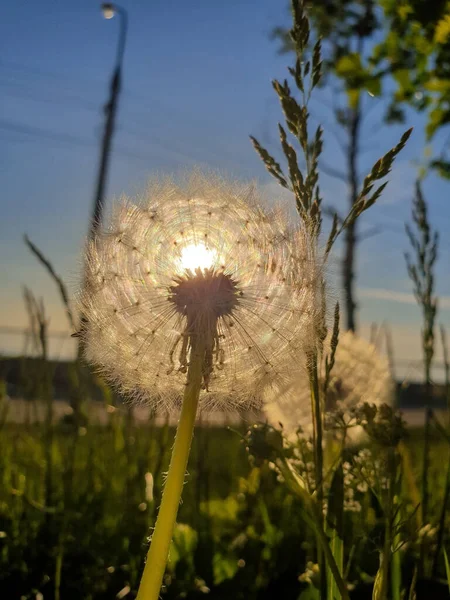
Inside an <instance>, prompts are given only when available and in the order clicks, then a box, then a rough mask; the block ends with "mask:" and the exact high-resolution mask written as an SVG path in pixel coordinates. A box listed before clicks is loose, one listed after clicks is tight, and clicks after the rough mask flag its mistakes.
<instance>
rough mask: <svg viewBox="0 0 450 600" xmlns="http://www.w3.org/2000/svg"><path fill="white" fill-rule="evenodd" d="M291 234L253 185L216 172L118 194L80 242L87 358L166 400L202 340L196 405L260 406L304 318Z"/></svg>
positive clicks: (305, 326)
mask: <svg viewBox="0 0 450 600" xmlns="http://www.w3.org/2000/svg"><path fill="white" fill-rule="evenodd" d="M294 237H295V236H292V235H291V233H288V227H287V225H286V222H285V220H284V218H283V217H282V216H281V213H280V212H279V211H276V210H272V211H271V212H267V211H265V210H263V208H262V207H261V205H260V203H259V199H258V194H257V191H256V189H255V187H254V186H245V185H240V184H230V183H227V182H225V181H223V180H221V179H219V178H218V177H210V176H203V175H199V174H194V175H192V176H191V177H190V178H187V179H186V180H185V181H184V182H182V183H181V184H178V185H177V184H175V183H174V182H173V181H172V180H165V181H162V182H158V181H156V182H154V183H151V184H150V186H149V188H148V190H147V193H146V194H145V196H144V197H143V198H142V199H141V200H140V202H139V203H137V204H134V203H133V202H131V201H130V200H128V199H123V200H122V201H121V202H120V203H119V205H118V206H117V207H116V209H115V211H114V213H113V216H112V219H111V221H110V223H109V225H108V226H107V227H106V228H105V229H104V230H103V231H102V232H101V233H99V235H98V236H97V238H96V239H95V240H94V241H93V242H92V243H91V244H90V246H89V248H88V251H87V261H86V262H87V275H86V278H87V283H86V286H85V288H84V292H83V293H82V294H81V298H80V303H81V306H80V308H81V310H82V312H83V314H84V315H85V317H86V321H87V326H86V331H85V332H84V338H85V353H86V357H87V359H88V360H89V361H90V362H92V363H94V364H95V365H97V367H98V368H99V370H100V372H101V373H102V374H103V375H104V376H105V377H106V379H108V380H109V381H110V382H111V383H112V384H115V385H116V386H117V387H118V388H119V389H120V391H122V392H124V393H125V394H126V395H127V396H129V397H131V398H132V399H135V400H140V401H146V402H149V403H151V404H152V405H153V406H156V407H160V408H163V409H166V410H170V409H175V408H179V407H180V405H181V399H182V393H183V387H184V386H185V384H186V373H187V370H188V366H189V362H190V353H191V350H192V346H193V344H194V343H198V342H201V345H202V353H203V355H202V362H203V367H202V392H201V395H200V407H201V408H216V407H217V408H221V409H223V408H231V409H235V408H250V407H252V406H253V407H257V406H260V403H261V399H262V395H263V390H265V389H266V388H268V387H270V386H271V385H272V384H273V383H274V382H277V385H282V384H283V383H287V381H288V372H289V371H290V370H291V368H290V363H291V362H292V360H293V357H294V356H296V353H298V349H299V348H300V347H302V344H303V343H306V340H305V336H310V335H311V327H310V324H311V320H313V319H314V318H315V313H316V311H315V308H314V306H312V295H311V294H310V293H309V292H308V289H309V288H308V284H306V285H298V283H296V281H298V278H297V277H296V276H295V273H296V270H297V271H300V270H301V271H302V272H304V273H310V271H311V269H314V267H309V271H308V269H305V265H306V264H307V263H308V264H309V262H310V260H311V257H310V256H309V254H308V253H307V252H306V251H305V248H304V247H303V249H302V245H301V244H298V243H297V242H296V243H294ZM317 277H319V275H317ZM310 280H311V277H310V274H309V275H308V282H309V281H310ZM305 282H306V280H305Z"/></svg>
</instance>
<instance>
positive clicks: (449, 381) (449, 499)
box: [432, 325, 450, 577]
mask: <svg viewBox="0 0 450 600" xmlns="http://www.w3.org/2000/svg"><path fill="white" fill-rule="evenodd" d="M440 333H441V343H442V354H443V358H444V368H445V394H446V398H447V413H448V414H447V418H448V431H449V433H450V360H449V355H448V346H447V336H446V333H445V329H444V327H443V325H441V327H440ZM449 503H450V462H449V463H448V467H447V477H446V479H445V490H444V498H443V501H442V509H441V515H440V518H439V528H438V536H437V544H436V551H435V553H434V559H433V571H432V574H433V577H436V576H437V572H438V566H439V556H440V554H441V550H442V543H443V540H444V530H445V518H446V515H447V510H448V506H449Z"/></svg>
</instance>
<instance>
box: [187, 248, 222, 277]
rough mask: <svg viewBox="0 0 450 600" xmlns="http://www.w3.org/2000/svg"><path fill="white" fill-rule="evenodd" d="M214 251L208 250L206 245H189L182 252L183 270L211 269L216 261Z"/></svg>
mask: <svg viewBox="0 0 450 600" xmlns="http://www.w3.org/2000/svg"><path fill="white" fill-rule="evenodd" d="M216 258H217V256H216V253H215V252H214V250H208V248H207V247H206V246H205V245H204V244H189V246H185V247H184V248H183V249H182V250H181V266H182V267H183V269H190V270H191V271H195V269H210V268H211V267H212V266H213V264H214V262H215V261H216Z"/></svg>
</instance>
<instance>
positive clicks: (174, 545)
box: [168, 523, 198, 570]
mask: <svg viewBox="0 0 450 600" xmlns="http://www.w3.org/2000/svg"><path fill="white" fill-rule="evenodd" d="M197 542H198V533H197V532H196V531H195V529H192V527H190V526H189V525H186V523H177V524H176V525H175V529H174V532H173V537H172V542H171V544H170V552H169V561H168V564H169V567H170V569H172V570H174V569H175V567H176V564H177V562H179V561H180V560H183V559H184V560H187V561H188V562H191V563H192V561H193V556H194V550H195V548H196V546H197Z"/></svg>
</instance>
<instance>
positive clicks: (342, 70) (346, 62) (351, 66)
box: [335, 52, 364, 79]
mask: <svg viewBox="0 0 450 600" xmlns="http://www.w3.org/2000/svg"><path fill="white" fill-rule="evenodd" d="M335 68H336V73H337V75H338V76H339V77H343V78H344V79H348V78H349V77H354V76H357V75H359V76H360V75H361V74H362V73H363V72H364V68H363V66H362V63H361V56H360V55H359V54H357V53H356V52H354V53H351V54H347V55H345V56H342V57H341V58H340V59H339V60H338V61H337V63H336V67H335Z"/></svg>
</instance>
